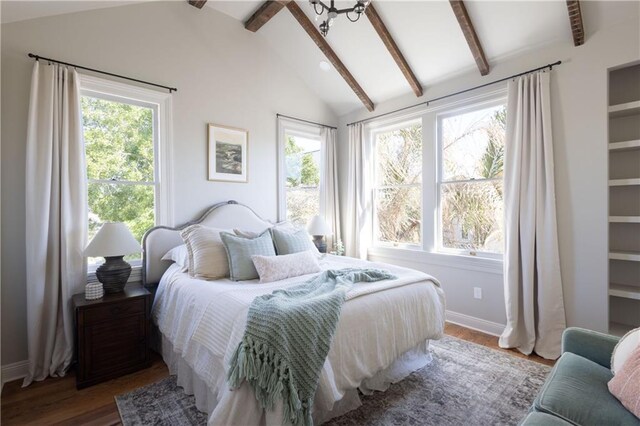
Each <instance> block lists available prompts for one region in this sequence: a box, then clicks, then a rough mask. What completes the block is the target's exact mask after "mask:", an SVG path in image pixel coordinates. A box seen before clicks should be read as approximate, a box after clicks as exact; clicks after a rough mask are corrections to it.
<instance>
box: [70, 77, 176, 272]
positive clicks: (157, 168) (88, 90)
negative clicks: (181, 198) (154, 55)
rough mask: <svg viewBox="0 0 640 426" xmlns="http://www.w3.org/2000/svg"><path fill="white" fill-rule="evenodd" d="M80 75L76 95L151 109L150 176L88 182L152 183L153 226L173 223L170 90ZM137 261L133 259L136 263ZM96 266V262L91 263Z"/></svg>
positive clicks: (90, 181) (89, 181)
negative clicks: (143, 178) (160, 90)
mask: <svg viewBox="0 0 640 426" xmlns="http://www.w3.org/2000/svg"><path fill="white" fill-rule="evenodd" d="M79 75H80V97H84V96H88V97H93V98H98V99H104V100H107V101H112V102H120V103H127V104H130V105H136V106H141V107H145V108H151V109H152V110H153V111H154V114H153V130H154V132H153V139H154V141H153V144H154V170H153V174H154V178H153V182H147V181H141V182H137V181H116V182H112V181H110V180H103V179H89V178H88V177H87V180H86V182H87V184H89V183H105V184H113V185H153V186H154V209H155V226H158V225H165V226H173V225H174V203H173V162H172V154H173V146H172V131H173V129H172V102H171V94H170V93H162V92H158V91H155V90H150V89H145V88H142V87H138V86H133V85H129V84H124V83H120V82H115V81H111V80H106V79H102V78H98V77H94V76H89V75H86V74H79ZM86 207H87V209H88V205H87V206H86ZM138 263H139V262H134V264H138ZM94 266H97V265H94Z"/></svg>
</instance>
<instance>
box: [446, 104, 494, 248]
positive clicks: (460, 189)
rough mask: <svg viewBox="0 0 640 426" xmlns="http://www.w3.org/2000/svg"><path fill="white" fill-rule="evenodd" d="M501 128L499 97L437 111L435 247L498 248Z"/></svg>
mask: <svg viewBox="0 0 640 426" xmlns="http://www.w3.org/2000/svg"><path fill="white" fill-rule="evenodd" d="M505 126H506V107H505V105H504V102H503V101H500V102H498V103H493V104H489V105H487V104H484V105H482V106H476V107H471V108H468V109H464V110H458V111H454V112H444V113H442V114H440V115H438V118H437V128H438V150H439V156H438V159H439V161H438V171H437V194H438V233H437V242H436V247H437V249H438V250H439V251H442V252H454V253H457V254H467V255H479V256H486V257H499V256H500V254H501V253H502V252H503V245H504V238H503V237H504V236H503V229H504V225H503V224H504V219H503V204H504V200H503V199H504V192H503V169H504V143H505Z"/></svg>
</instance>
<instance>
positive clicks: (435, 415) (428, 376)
mask: <svg viewBox="0 0 640 426" xmlns="http://www.w3.org/2000/svg"><path fill="white" fill-rule="evenodd" d="M431 347H432V349H433V362H432V363H431V364H429V365H428V366H426V367H424V368H422V369H420V370H418V371H416V372H414V373H412V374H411V375H409V377H407V378H406V379H404V380H402V381H401V382H399V383H396V384H394V385H392V386H391V387H390V388H389V389H388V390H387V391H386V392H376V393H374V394H373V395H371V396H362V395H361V399H362V403H363V405H362V406H361V407H360V408H358V409H357V410H354V411H351V412H349V413H347V414H345V415H344V416H342V417H338V418H336V419H333V420H331V421H329V422H328V423H325V424H326V425H332V426H343V425H447V426H448V425H451V426H453V425H515V424H517V423H518V422H519V421H520V420H521V419H522V418H523V417H524V415H525V414H526V412H527V410H528V409H529V406H530V405H531V403H532V402H533V399H534V398H535V396H536V394H537V392H538V390H539V389H540V387H541V386H542V384H543V383H544V380H545V378H546V376H547V374H548V373H549V371H550V368H549V367H547V366H545V365H542V364H539V363H536V362H533V361H529V360H526V359H521V358H517V357H515V356H511V355H508V354H505V353H503V352H499V351H496V350H492V349H488V348H485V347H483V346H480V345H476V344H474V343H469V342H466V341H464V340H460V339H456V338H454V337H449V336H446V337H444V338H443V339H442V340H439V341H437V342H432V344H431ZM116 403H117V405H118V410H119V411H120V417H121V418H122V423H123V425H124V426H132V425H204V424H206V420H207V416H206V415H205V414H204V413H201V412H199V411H198V410H197V409H196V407H195V401H194V398H193V397H191V396H187V395H185V394H184V392H182V389H181V388H179V387H178V386H176V381H175V377H173V376H171V377H168V378H166V379H164V380H162V381H160V382H158V383H154V384H152V385H148V386H145V387H143V388H140V389H137V390H135V391H133V392H130V393H127V394H124V395H119V396H117V397H116Z"/></svg>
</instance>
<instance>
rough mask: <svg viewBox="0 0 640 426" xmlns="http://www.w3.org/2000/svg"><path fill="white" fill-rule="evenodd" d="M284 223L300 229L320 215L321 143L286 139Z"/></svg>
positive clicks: (295, 138)
mask: <svg viewBox="0 0 640 426" xmlns="http://www.w3.org/2000/svg"><path fill="white" fill-rule="evenodd" d="M284 154H285V167H286V182H285V185H286V196H287V198H286V203H287V220H289V221H291V222H293V223H295V224H297V225H301V226H306V224H307V223H308V222H309V220H311V218H312V217H313V216H315V215H317V214H319V212H320V140H319V139H311V138H304V137H300V136H291V135H286V140H285V147H284Z"/></svg>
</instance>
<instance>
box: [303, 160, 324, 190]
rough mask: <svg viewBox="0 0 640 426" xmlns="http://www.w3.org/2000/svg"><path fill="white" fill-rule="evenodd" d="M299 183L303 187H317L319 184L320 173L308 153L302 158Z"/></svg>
mask: <svg viewBox="0 0 640 426" xmlns="http://www.w3.org/2000/svg"><path fill="white" fill-rule="evenodd" d="M300 183H301V184H302V185H305V186H318V184H320V171H319V170H318V166H316V162H315V161H313V156H312V155H311V154H309V153H307V154H305V155H303V156H302V169H301V170H300Z"/></svg>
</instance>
